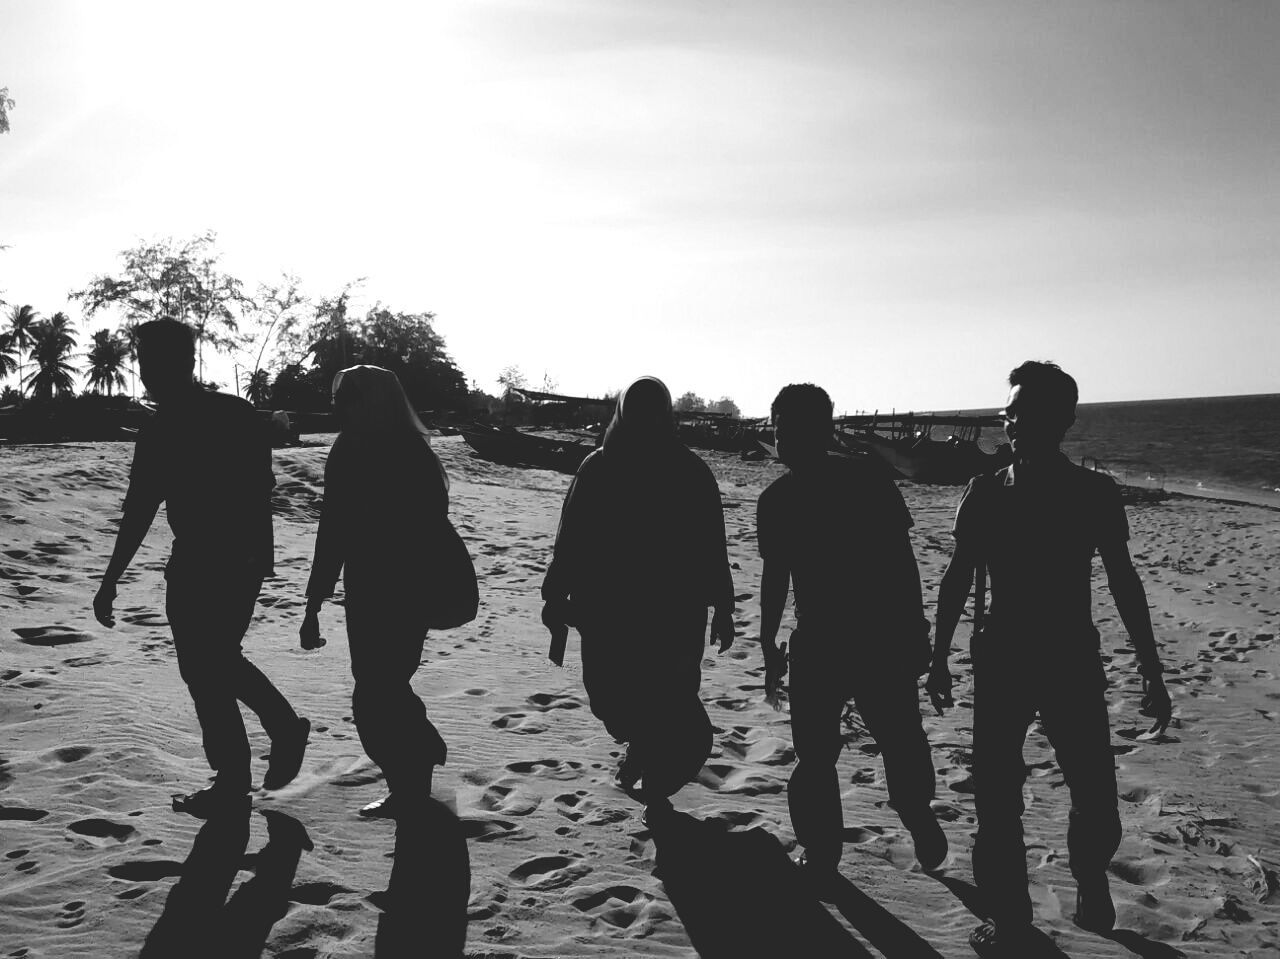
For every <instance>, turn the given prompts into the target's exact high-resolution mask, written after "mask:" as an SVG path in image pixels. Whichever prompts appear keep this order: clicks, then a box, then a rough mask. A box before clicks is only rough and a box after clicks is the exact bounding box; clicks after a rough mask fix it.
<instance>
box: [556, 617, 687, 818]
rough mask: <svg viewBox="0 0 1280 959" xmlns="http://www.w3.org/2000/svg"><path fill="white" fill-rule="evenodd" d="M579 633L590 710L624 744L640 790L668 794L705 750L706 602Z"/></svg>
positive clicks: (681, 783) (677, 787)
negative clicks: (636, 767) (636, 769)
mask: <svg viewBox="0 0 1280 959" xmlns="http://www.w3.org/2000/svg"><path fill="white" fill-rule="evenodd" d="M580 632H581V634H582V681H583V685H584V686H586V689H587V697H588V698H589V700H590V703H591V712H592V713H593V714H594V715H595V716H596V717H597V718H598V719H599V720H600V721H601V722H603V723H604V727H605V729H606V730H608V732H609V735H610V736H612V737H613V738H614V739H616V740H617V741H618V742H624V743H627V744H628V750H627V755H628V757H629V758H630V759H632V760H633V761H635V762H637V763H638V765H639V768H641V769H642V770H643V778H644V790H645V793H646V795H647V796H650V797H658V796H662V797H666V796H672V795H674V794H675V793H677V792H679V791H680V789H681V788H683V787H684V786H685V785H687V784H688V783H690V782H692V781H693V779H694V777H695V776H697V775H698V771H699V770H701V769H702V764H703V763H704V762H706V760H707V756H709V755H710V754H711V742H712V735H711V720H710V718H709V717H708V716H707V710H706V707H705V706H703V705H702V699H701V697H700V696H699V690H700V688H701V686H702V649H703V644H704V643H705V642H706V632H707V611H706V609H705V608H702V609H694V610H686V611H682V612H680V613H673V614H671V615H670V616H665V617H662V618H661V619H656V618H650V619H647V621H631V622H625V623H623V622H619V623H607V624H606V623H601V624H597V625H594V626H583V627H581V628H580Z"/></svg>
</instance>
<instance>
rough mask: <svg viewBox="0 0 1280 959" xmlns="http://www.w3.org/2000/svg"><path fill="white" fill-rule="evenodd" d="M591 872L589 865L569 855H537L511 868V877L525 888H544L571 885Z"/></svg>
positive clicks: (558, 887)
mask: <svg viewBox="0 0 1280 959" xmlns="http://www.w3.org/2000/svg"><path fill="white" fill-rule="evenodd" d="M590 872H591V867H590V866H589V865H587V864H586V863H585V862H582V861H581V860H579V859H574V858H571V857H569V856H538V857H536V858H534V859H529V860H527V861H525V862H523V863H521V864H520V865H518V866H516V868H515V869H513V870H511V873H510V875H511V878H512V879H514V880H515V881H516V882H519V883H522V884H523V885H524V886H525V888H527V889H534V890H546V889H560V888H563V887H564V886H571V885H573V884H574V883H575V882H577V881H578V880H579V879H581V878H582V877H583V876H585V875H587V874H588V873H590Z"/></svg>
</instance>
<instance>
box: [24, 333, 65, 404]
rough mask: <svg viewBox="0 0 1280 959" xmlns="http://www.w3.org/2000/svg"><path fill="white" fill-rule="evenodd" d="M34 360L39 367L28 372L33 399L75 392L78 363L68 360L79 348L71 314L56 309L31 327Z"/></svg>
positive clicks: (32, 356)
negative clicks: (76, 347)
mask: <svg viewBox="0 0 1280 959" xmlns="http://www.w3.org/2000/svg"><path fill="white" fill-rule="evenodd" d="M31 343H32V346H31V354H30V355H31V360H32V362H34V363H35V364H36V368H35V369H34V370H32V371H31V373H30V374H28V376H27V383H26V386H27V388H28V389H29V390H30V391H31V397H32V399H42V400H47V399H52V398H53V397H54V396H62V395H63V394H64V393H74V392H75V372H76V370H75V367H73V366H72V365H71V364H70V363H68V362H67V359H68V357H70V355H71V351H72V350H73V349H75V345H76V337H75V333H73V332H72V330H71V318H70V317H68V316H67V314H65V313H55V314H53V316H51V317H50V318H49V319H47V320H44V321H43V322H40V323H36V324H34V325H33V326H32V327H31Z"/></svg>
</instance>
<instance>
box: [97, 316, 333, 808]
mask: <svg viewBox="0 0 1280 959" xmlns="http://www.w3.org/2000/svg"><path fill="white" fill-rule="evenodd" d="M135 332H136V337H137V344H138V365H139V367H140V369H141V373H142V382H143V384H145V386H146V388H147V392H149V393H150V394H151V397H152V398H153V399H154V400H155V402H156V414H155V416H154V417H153V418H152V419H150V420H148V421H147V423H146V424H144V425H143V427H142V429H140V430H139V431H138V439H137V445H136V446H135V448H134V454H133V466H132V469H131V470H130V474H129V491H128V493H127V495H126V496H125V500H124V515H123V517H122V518H121V520H120V530H119V532H118V534H117V535H116V543H115V550H114V551H113V553H112V555H111V561H110V563H109V564H108V566H107V571H106V573H104V574H103V577H102V585H101V586H100V587H99V589H98V593H97V595H96V596H95V597H94V599H93V611H94V615H95V616H96V617H97V619H98V621H99V622H100V623H102V624H103V625H104V626H108V627H109V626H114V625H115V618H114V614H113V611H112V604H113V602H114V600H115V597H116V584H117V582H118V581H119V579H120V577H121V575H122V574H123V573H124V571H125V570H126V569H127V568H128V566H129V563H130V561H131V560H132V559H133V557H134V554H135V553H137V551H138V547H139V546H140V545H141V544H142V540H143V539H144V537H145V536H146V535H147V530H148V529H150V528H151V522H152V520H154V519H155V515H156V511H157V510H158V509H159V507H160V504H161V503H164V504H165V506H166V512H167V514H168V518H169V526H170V528H171V529H172V530H173V553H172V555H171V556H170V557H169V563H168V566H167V567H166V568H165V579H166V580H167V588H166V594H165V612H166V614H167V616H168V620H169V627H170V629H171V630H172V631H173V648H174V651H175V653H176V654H177V657H178V669H179V671H180V673H181V674H182V678H183V680H184V681H185V682H186V684H187V688H188V689H189V690H190V692H191V699H192V701H193V702H194V703H195V707H196V716H197V718H198V719H199V720H200V731H201V734H202V736H203V738H204V752H205V756H206V757H207V758H208V760H209V765H210V766H211V767H213V769H214V771H215V773H216V775H215V776H214V781H213V784H212V785H211V786H209V787H207V788H205V789H202V790H200V791H198V792H196V793H193V794H191V795H190V796H187V797H185V799H182V798H175V808H182V809H183V811H185V812H189V813H191V814H192V815H195V816H208V815H211V814H213V813H215V812H217V811H218V810H220V809H222V808H226V807H238V805H239V804H240V803H242V802H243V800H244V798H245V796H246V795H247V793H248V791H249V789H250V754H249V739H248V736H247V735H246V734H245V728H244V720H243V719H242V718H241V716H240V706H239V703H244V704H245V705H246V706H248V707H249V708H250V709H251V710H253V711H254V712H255V713H256V714H257V715H258V718H259V719H260V720H261V721H262V725H263V728H264V729H266V731H267V734H268V735H269V736H270V737H271V761H270V766H269V767H268V769H267V773H266V776H265V777H264V779H263V783H262V784H263V786H264V788H267V789H278V788H279V787H281V786H283V785H285V784H286V783H288V782H289V781H291V780H292V779H293V778H294V777H295V776H296V775H297V773H298V769H299V768H300V766H301V764H302V754H303V751H304V750H305V748H306V744H307V735H308V733H309V732H310V729H311V724H310V723H309V722H308V721H307V720H306V719H302V718H299V716H298V715H297V713H295V712H294V711H293V707H292V706H290V705H289V702H288V700H286V699H285V698H284V696H283V695H281V693H280V691H279V690H277V689H276V688H275V686H273V685H272V684H271V681H270V680H269V679H267V677H266V676H264V675H263V674H262V672H261V670H259V669H258V668H257V667H256V666H254V665H253V663H251V662H249V660H248V659H246V658H245V656H244V653H243V651H242V650H241V645H240V644H241V642H242V640H243V639H244V634H245V631H246V630H247V629H248V627H249V622H250V621H251V620H252V618H253V609H254V605H255V603H256V602H257V598H258V593H259V592H260V590H261V588H262V580H263V578H264V577H266V576H269V575H271V574H272V571H273V555H272V554H273V546H272V544H273V540H272V529H271V490H272V488H273V487H274V486H275V479H274V477H273V475H272V472H271V444H270V440H269V438H268V434H267V431H266V428H265V427H264V425H263V424H262V423H261V421H260V420H259V419H258V417H257V414H256V413H255V412H254V410H253V407H252V406H250V405H249V404H248V403H247V402H245V401H244V400H242V399H239V398H237V397H234V396H227V395H226V394H225V393H213V392H210V391H207V390H205V389H202V388H201V387H199V386H198V385H197V384H196V383H195V382H194V381H193V379H192V371H193V369H194V367H195V347H194V340H193V337H192V333H191V330H190V328H189V327H187V326H185V325H184V324H182V323H179V322H177V321H176V320H169V319H164V320H154V321H152V322H149V323H143V324H142V325H140V326H138V327H137V329H136V331H135Z"/></svg>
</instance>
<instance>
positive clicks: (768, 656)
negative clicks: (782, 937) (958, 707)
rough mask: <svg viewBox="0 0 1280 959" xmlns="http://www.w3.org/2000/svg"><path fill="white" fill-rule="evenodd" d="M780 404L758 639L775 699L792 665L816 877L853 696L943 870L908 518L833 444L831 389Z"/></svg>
mask: <svg viewBox="0 0 1280 959" xmlns="http://www.w3.org/2000/svg"><path fill="white" fill-rule="evenodd" d="M772 412H773V425H774V437H775V441H776V443H777V451H778V457H779V459H781V460H782V462H783V463H784V464H786V466H787V467H788V468H789V472H787V473H786V474H784V475H783V476H781V477H779V478H778V479H776V480H775V481H774V482H773V483H772V484H770V486H769V487H768V488H767V489H766V490H765V491H764V492H763V493H762V494H761V495H760V502H759V506H758V512H757V540H758V542H759V547H760V555H761V556H762V557H763V559H764V574H763V577H762V582H761V586H760V603H761V615H760V620H761V623H760V644H761V647H762V649H763V652H764V655H765V665H766V687H767V693H768V695H770V696H771V697H772V695H774V692H775V690H776V686H777V683H778V681H779V680H780V678H781V676H782V674H783V673H785V672H786V670H787V667H788V662H787V661H788V659H789V667H790V671H791V685H790V699H791V735H792V739H793V741H794V743H795V750H796V760H797V762H796V768H795V770H794V772H792V774H791V781H790V783H789V784H788V788H787V799H788V803H789V805H790V807H791V822H792V825H793V826H794V827H795V831H796V838H797V840H799V842H800V843H801V845H803V846H804V847H805V849H804V857H803V862H804V865H805V868H806V872H807V873H808V874H809V875H810V876H812V877H813V878H814V880H815V881H817V882H818V883H820V884H830V883H832V882H834V880H836V879H837V877H838V873H837V868H838V865H839V862H840V856H841V851H842V834H843V824H842V815H841V808H840V781H839V777H838V775H837V773H836V762H837V761H838V760H839V758H840V752H841V747H842V739H843V737H842V729H841V715H842V713H843V710H844V706H845V703H846V702H847V701H848V700H849V699H853V701H854V704H855V705H856V706H857V709H858V712H859V713H860V714H861V715H862V718H863V721H864V722H865V723H866V725H867V730H868V732H870V733H871V735H872V736H873V737H875V740H876V742H877V743H878V744H879V746H880V752H881V755H882V756H883V758H884V771H885V780H886V785H887V786H888V789H889V801H890V804H891V805H892V806H893V808H894V810H895V811H896V812H897V814H898V816H899V818H900V819H901V820H902V823H903V825H904V826H906V827H907V829H908V830H909V831H910V832H911V837H912V840H913V841H914V842H915V850H916V857H917V859H919V860H920V863H921V865H922V866H923V867H924V868H925V869H935V868H937V867H938V866H940V865H941V864H942V862H943V860H944V859H945V858H946V855H947V840H946V836H945V835H944V834H943V832H942V829H941V827H940V826H939V825H938V822H937V819H936V818H935V817H934V814H933V810H932V808H931V806H930V801H931V800H932V799H933V795H934V776H933V761H932V758H931V757H930V753H929V741H928V739H927V738H926V737H925V733H924V727H923V726H922V725H921V720H920V694H919V691H918V686H917V683H918V679H919V677H920V675H921V674H922V673H923V672H924V671H925V669H926V668H927V666H928V658H929V640H928V630H929V627H928V620H926V619H925V616H924V606H923V602H922V600H921V596H920V573H919V570H918V569H917V567H916V559H915V554H914V552H913V551H912V549H911V538H910V534H909V530H910V528H911V525H912V520H911V514H910V512H908V510H907V506H906V503H904V502H903V500H902V494H901V493H899V492H898V488H897V487H896V486H895V485H894V483H893V481H892V480H890V479H889V478H888V477H887V476H885V474H884V473H883V471H881V470H879V469H876V468H875V467H874V466H872V465H870V464H868V463H866V462H864V461H863V460H862V459H859V458H854V457H848V456H844V455H841V454H838V453H833V452H830V448H831V444H832V434H833V432H834V428H833V424H832V418H831V412H832V410H831V400H830V398H829V397H828V396H827V394H826V391H824V390H823V389H821V388H820V387H817V386H813V385H812V384H807V383H806V384H793V385H791V386H787V387H785V388H783V390H782V391H781V392H780V393H779V394H778V396H777V399H775V400H774V402H773V411H772ZM788 584H791V585H793V586H794V590H795V609H796V623H797V625H796V630H795V632H794V633H793V634H792V640H791V649H790V653H789V654H788V653H787V650H786V646H785V645H784V646H781V647H780V646H779V645H778V643H777V635H778V629H779V627H780V626H781V623H782V614H783V610H784V608H785V607H786V602H787V588H788Z"/></svg>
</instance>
